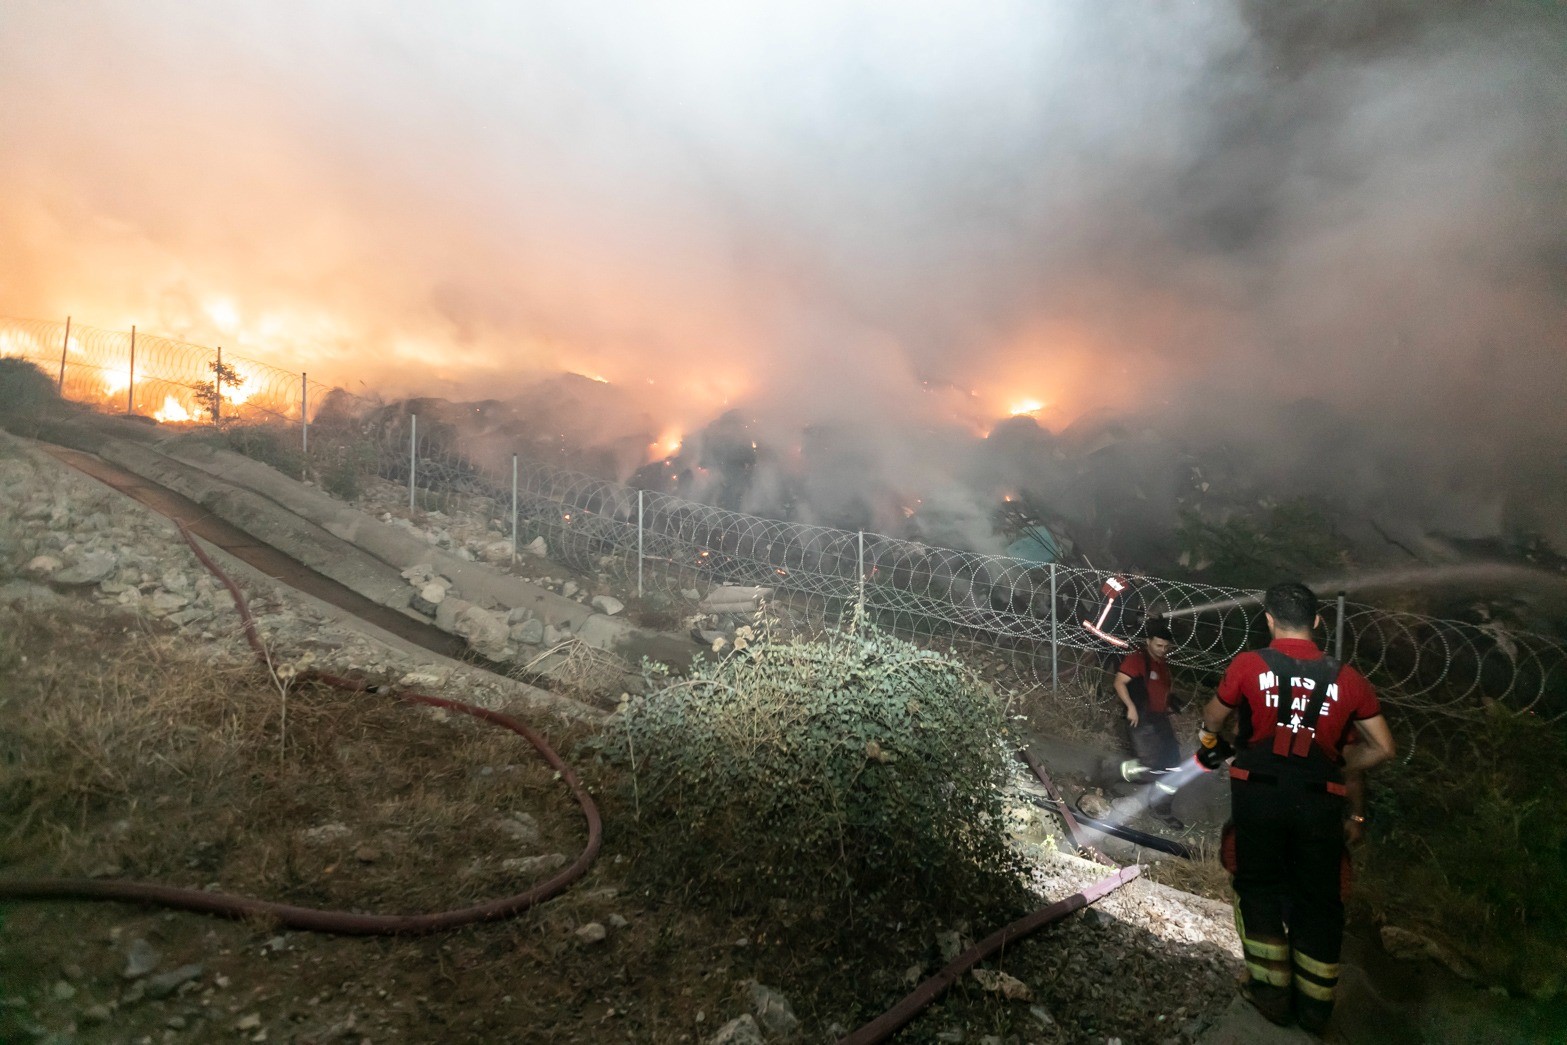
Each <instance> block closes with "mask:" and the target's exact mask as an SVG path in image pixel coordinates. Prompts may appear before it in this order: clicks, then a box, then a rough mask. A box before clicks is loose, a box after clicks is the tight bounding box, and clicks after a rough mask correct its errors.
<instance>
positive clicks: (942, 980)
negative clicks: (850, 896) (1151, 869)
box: [838, 865, 1142, 1045]
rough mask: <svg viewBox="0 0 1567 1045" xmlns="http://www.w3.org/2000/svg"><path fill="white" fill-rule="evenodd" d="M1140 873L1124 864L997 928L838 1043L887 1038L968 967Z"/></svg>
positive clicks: (859, 1044)
mask: <svg viewBox="0 0 1567 1045" xmlns="http://www.w3.org/2000/svg"><path fill="white" fill-rule="evenodd" d="M1140 874H1142V868H1140V867H1137V866H1135V865H1134V866H1132V867H1125V868H1122V869H1121V870H1119V871H1117V872H1116V873H1115V874H1112V875H1109V876H1107V877H1105V878H1101V879H1099V881H1097V882H1095V883H1094V884H1093V885H1090V886H1089V887H1088V888H1086V889H1084V890H1083V891H1082V892H1080V893H1073V894H1072V895H1071V896H1068V897H1067V898H1066V899H1064V900H1057V901H1056V902H1055V903H1053V904H1051V905H1050V906H1049V907H1041V908H1040V909H1039V910H1037V911H1035V912H1034V913H1033V914H1028V915H1024V916H1023V917H1022V918H1019V919H1018V920H1017V921H1015V922H1013V923H1012V924H1011V925H1008V926H1004V927H1003V928H1000V929H997V930H996V931H995V932H993V933H991V934H990V935H989V936H987V937H985V938H984V939H983V940H981V941H979V943H976V944H975V945H974V946H972V947H970V948H969V949H968V950H966V951H964V952H963V953H962V954H960V955H958V956H957V957H956V958H954V959H952V961H951V962H949V963H948V964H947V966H946V967H945V968H943V969H942V970H941V971H940V972H938V973H936V975H934V976H932V977H930V979H928V980H926V981H925V982H924V983H922V984H920V985H919V986H918V987H916V988H914V990H912V991H910V992H909V993H908V994H906V995H905V996H904V997H903V1000H902V1001H900V1002H898V1004H896V1005H894V1006H893V1007H892V1008H890V1009H888V1010H887V1011H886V1012H884V1013H882V1014H881V1015H880V1016H878V1017H876V1018H875V1019H874V1020H871V1022H869V1023H867V1024H865V1025H864V1026H862V1027H860V1029H859V1030H856V1031H855V1032H854V1033H852V1034H850V1035H849V1036H848V1037H845V1038H840V1039H838V1045H876V1043H877V1042H882V1041H886V1040H887V1039H888V1038H890V1037H892V1036H893V1035H894V1034H896V1033H897V1032H898V1031H899V1030H901V1029H902V1028H903V1027H905V1026H907V1025H908V1023H909V1021H911V1020H913V1019H914V1017H915V1016H918V1015H919V1014H920V1013H921V1012H922V1011H924V1009H925V1008H926V1007H927V1006H928V1005H930V1003H931V1002H933V1001H935V1000H936V999H937V998H939V997H941V994H942V992H943V991H945V990H946V989H947V988H948V987H951V986H952V985H953V984H954V983H956V982H958V977H960V976H962V975H963V974H964V973H965V972H967V971H968V970H969V969H972V968H973V967H974V966H976V965H978V964H979V963H980V962H982V961H984V960H985V959H986V958H988V957H990V956H991V955H992V954H995V953H996V952H997V951H999V950H1001V948H1003V947H1005V946H1006V945H1007V944H1009V943H1011V942H1012V941H1013V940H1017V939H1020V938H1022V937H1024V936H1027V935H1028V934H1029V933H1031V932H1034V931H1035V930H1038V929H1042V928H1044V927H1045V926H1047V925H1049V924H1050V923H1051V922H1055V921H1059V920H1061V919H1062V918H1065V917H1066V916H1067V915H1069V914H1071V913H1072V912H1073V911H1076V910H1080V909H1082V908H1084V907H1087V906H1088V905H1089V904H1091V903H1095V902H1097V901H1099V900H1102V899H1104V898H1105V897H1106V896H1109V895H1110V894H1111V893H1113V892H1115V891H1116V890H1117V889H1119V888H1121V886H1123V885H1125V884H1126V883H1127V882H1130V881H1131V880H1132V879H1133V878H1136V877H1137V876H1138V875H1140Z"/></svg>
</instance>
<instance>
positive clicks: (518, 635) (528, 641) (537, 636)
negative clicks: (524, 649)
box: [507, 619, 544, 646]
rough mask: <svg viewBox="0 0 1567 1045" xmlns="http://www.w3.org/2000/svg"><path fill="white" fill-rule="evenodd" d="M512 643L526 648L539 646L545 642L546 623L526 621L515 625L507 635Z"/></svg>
mask: <svg viewBox="0 0 1567 1045" xmlns="http://www.w3.org/2000/svg"><path fill="white" fill-rule="evenodd" d="M507 634H508V635H509V636H510V637H511V641H513V642H516V643H520V644H521V645H524V646H537V645H538V644H539V643H541V642H543V641H544V622H543V621H541V620H537V619H535V620H525V621H523V622H522V623H520V624H514V625H512V627H511V630H510V631H509V632H508V633H507Z"/></svg>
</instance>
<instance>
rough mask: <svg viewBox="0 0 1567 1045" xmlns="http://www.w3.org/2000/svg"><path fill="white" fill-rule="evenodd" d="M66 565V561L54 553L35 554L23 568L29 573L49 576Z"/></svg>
mask: <svg viewBox="0 0 1567 1045" xmlns="http://www.w3.org/2000/svg"><path fill="white" fill-rule="evenodd" d="M64 565H65V563H63V562H61V561H60V560H59V559H56V558H55V557H54V556H53V555H35V556H33V557H32V558H31V559H29V560H28V562H27V565H26V566H24V567H22V569H23V570H25V571H26V572H28V573H36V574H40V575H42V576H48V575H49V574H51V573H53V572H55V571H56V570H58V569H59V568H60V567H62V566H64Z"/></svg>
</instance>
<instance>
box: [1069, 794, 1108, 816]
mask: <svg viewBox="0 0 1567 1045" xmlns="http://www.w3.org/2000/svg"><path fill="white" fill-rule="evenodd" d="M1077 805H1078V808H1080V809H1081V810H1082V811H1083V812H1084V813H1085V814H1086V815H1088V816H1091V817H1094V818H1095V819H1099V820H1103V819H1104V818H1105V817H1107V816H1109V815H1110V811H1111V810H1110V803H1109V802H1108V801H1107V800H1106V799H1105V796H1104V795H1101V794H1097V793H1096V792H1093V791H1085V792H1083V795H1082V797H1080V798H1079V799H1078V800H1077Z"/></svg>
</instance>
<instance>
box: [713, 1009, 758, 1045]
mask: <svg viewBox="0 0 1567 1045" xmlns="http://www.w3.org/2000/svg"><path fill="white" fill-rule="evenodd" d="M708 1045H763V1041H762V1031H761V1028H759V1027H757V1025H756V1020H755V1019H754V1018H753V1017H752V1016H751V1014H750V1013H749V1012H748V1013H746V1014H745V1015H744V1016H736V1017H735V1018H734V1019H732V1020H730V1021H729V1022H728V1023H726V1024H724V1025H723V1026H722V1027H720V1028H718V1033H717V1034H715V1035H713V1036H712V1037H711V1038H709V1039H708Z"/></svg>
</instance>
